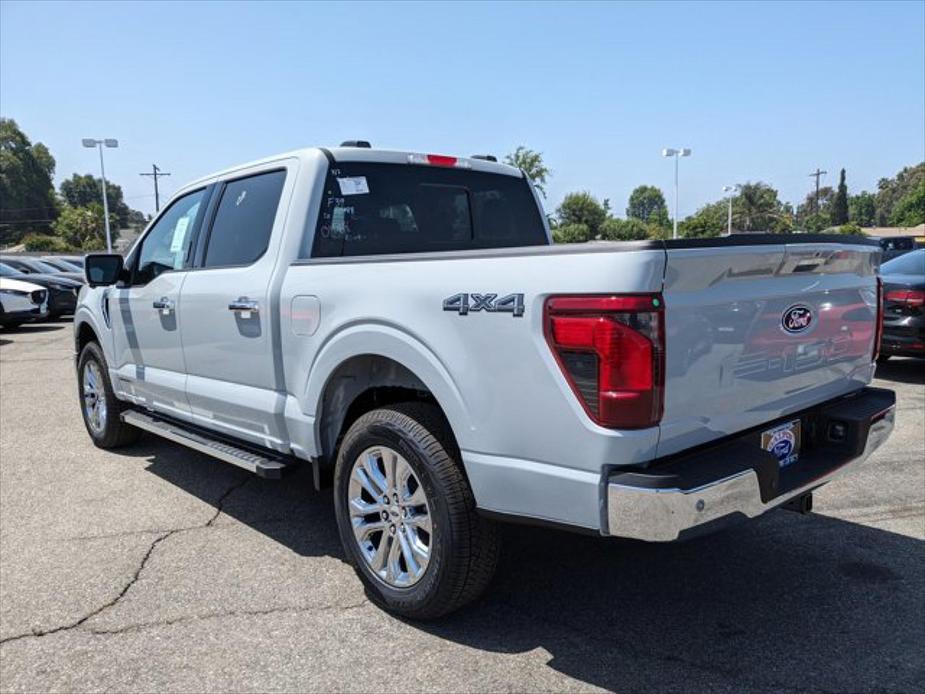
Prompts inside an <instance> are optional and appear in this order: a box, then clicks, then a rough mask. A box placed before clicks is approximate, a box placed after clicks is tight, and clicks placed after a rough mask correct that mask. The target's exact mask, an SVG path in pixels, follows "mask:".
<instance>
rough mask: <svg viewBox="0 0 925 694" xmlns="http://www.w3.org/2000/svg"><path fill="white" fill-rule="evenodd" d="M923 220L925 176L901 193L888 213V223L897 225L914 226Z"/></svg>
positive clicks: (924, 215)
mask: <svg viewBox="0 0 925 694" xmlns="http://www.w3.org/2000/svg"><path fill="white" fill-rule="evenodd" d="M922 222H925V178H922V179H920V180H919V182H918V184H917V185H916V186H915V188H913V189H912V190H910V191H909V192H907V193H906V194H905V195H903V196H902V197H901V198H900V199H899V202H898V203H896V206H895V207H894V208H893V213H892V214H891V215H890V224H892V225H893V226H897V227H914V226H918V225H919V224H921V223H922Z"/></svg>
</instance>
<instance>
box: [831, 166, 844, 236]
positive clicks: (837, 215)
mask: <svg viewBox="0 0 925 694" xmlns="http://www.w3.org/2000/svg"><path fill="white" fill-rule="evenodd" d="M847 223H848V185H847V184H846V183H845V170H844V169H842V170H841V173H840V174H839V176H838V191H837V192H836V193H835V197H834V198H832V224H835V225H837V226H841V225H842V224H847Z"/></svg>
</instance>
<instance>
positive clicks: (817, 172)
mask: <svg viewBox="0 0 925 694" xmlns="http://www.w3.org/2000/svg"><path fill="white" fill-rule="evenodd" d="M827 173H828V171H823V170H822V169H820V168H819V167H818V166H817V167H816V170H815V171H813V172H812V173H811V174H810V175H809V177H810V178H813V177H815V178H816V214H819V179H820V178H821V177H822V176H825V175H826V174H827Z"/></svg>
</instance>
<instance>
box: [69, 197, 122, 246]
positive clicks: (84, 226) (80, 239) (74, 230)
mask: <svg viewBox="0 0 925 694" xmlns="http://www.w3.org/2000/svg"><path fill="white" fill-rule="evenodd" d="M113 217H114V215H113V214H112V213H111V212H110V213H109V224H110V226H111V227H113V229H112V236H113V240H115V239H116V238H117V237H118V232H117V231H116V230H115V220H114V218H113ZM103 220H104V216H103V206H102V205H101V204H100V203H98V202H94V203H91V204H90V205H87V206H86V207H71V206H70V205H67V206H65V207H64V209H63V210H61V216H60V217H58V219H57V221H56V222H55V223H54V231H55V234H57V235H58V236H59V237H60V238H62V239H63V240H64V241H65V242H66V243H67V244H69V245H70V246H73V247H74V248H82V249H84V250H87V251H92V250H100V249H103V248H106V227H105V224H104V222H103Z"/></svg>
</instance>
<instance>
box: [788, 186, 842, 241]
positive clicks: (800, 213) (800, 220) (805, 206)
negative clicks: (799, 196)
mask: <svg viewBox="0 0 925 694" xmlns="http://www.w3.org/2000/svg"><path fill="white" fill-rule="evenodd" d="M834 199H835V191H834V190H833V189H832V187H831V186H822V187H821V188H820V189H819V202H818V205H817V203H816V191H815V190H811V191H810V192H808V193H807V194H806V198H805V199H804V200H803V202H801V203H800V204H799V205H797V213H796V217H797V224H798V225H799V226H800V228H803V229H808V230H810V231H812V229H810V224H811V223H812V224H815V225H817V226H818V224H819V223H820V220H824V223H823V228H825V227H828V226H831V224H832V221H831V220H832V202H833V201H834ZM811 220H812V221H811Z"/></svg>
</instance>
